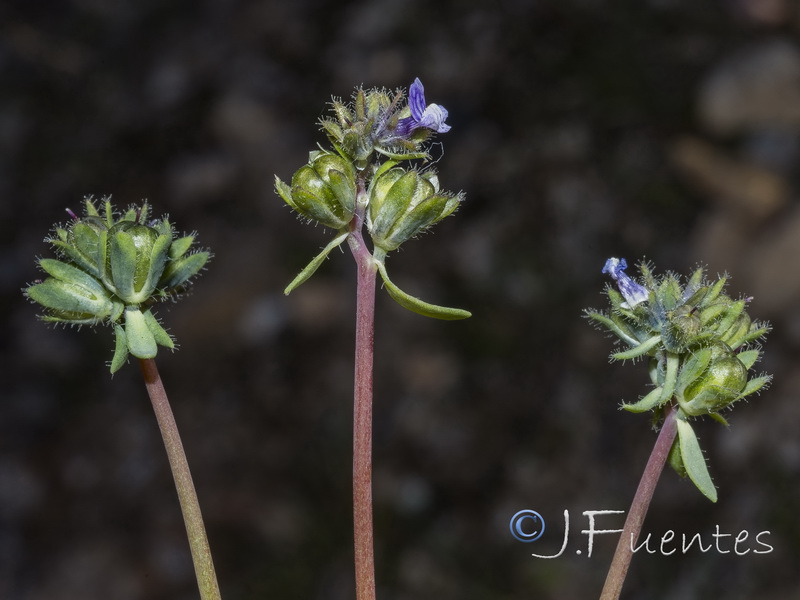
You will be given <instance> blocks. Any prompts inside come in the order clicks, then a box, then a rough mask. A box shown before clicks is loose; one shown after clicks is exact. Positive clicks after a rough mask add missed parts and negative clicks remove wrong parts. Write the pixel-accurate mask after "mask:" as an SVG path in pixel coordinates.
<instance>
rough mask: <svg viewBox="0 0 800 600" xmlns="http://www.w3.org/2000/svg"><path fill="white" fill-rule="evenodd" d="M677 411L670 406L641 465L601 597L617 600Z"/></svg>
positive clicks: (672, 433) (671, 437) (673, 430)
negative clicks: (642, 469)
mask: <svg viewBox="0 0 800 600" xmlns="http://www.w3.org/2000/svg"><path fill="white" fill-rule="evenodd" d="M676 413H677V409H676V408H675V407H672V408H670V409H669V412H668V413H667V416H666V418H665V419H664V424H663V425H662V426H661V431H660V432H659V433H658V438H656V443H655V445H654V446H653V451H652V452H651V453H650V458H649V459H648V461H647V466H646V467H645V468H644V473H642V479H641V480H640V481H639V487H638V488H637V489H636V495H635V496H634V497H633V502H632V503H631V508H630V510H629V511H628V517H627V518H626V519H625V526H624V527H623V529H622V534H621V535H620V537H619V543H618V544H617V549H616V551H615V552H614V558H613V560H612V561H611V567H610V568H609V570H608V576H607V577H606V583H605V585H604V586H603V592H602V593H601V594H600V600H617V599H618V598H619V595H620V593H622V585H623V584H624V583H625V576H626V575H627V574H628V567H629V566H630V564H631V558H633V550H632V549H631V547H632V546H633V545H634V544H636V541H637V540H638V539H639V534H640V533H641V532H642V525H643V524H644V518H645V516H646V515H647V509H648V508H649V507H650V500H652V499H653V492H654V491H655V489H656V484H657V483H658V479H659V477H661V471H662V470H663V469H664V463H666V461H667V456H668V455H669V451H670V448H672V444H673V442H674V441H675V435H676V433H677V431H678V425H677V423H676V422H675V418H676Z"/></svg>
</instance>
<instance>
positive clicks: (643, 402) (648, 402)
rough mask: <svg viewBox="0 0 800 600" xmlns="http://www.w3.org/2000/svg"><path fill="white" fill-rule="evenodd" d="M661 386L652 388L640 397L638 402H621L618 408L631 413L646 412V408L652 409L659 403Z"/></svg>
mask: <svg viewBox="0 0 800 600" xmlns="http://www.w3.org/2000/svg"><path fill="white" fill-rule="evenodd" d="M663 391H664V390H663V388H661V387H660V386H659V387H657V388H653V389H652V390H651V391H650V393H649V394H647V395H646V396H644V397H643V398H640V399H639V401H638V402H635V403H633V404H625V403H623V404H622V406H621V407H620V408H622V409H623V410H627V411H628V412H632V413H643V412H647V411H648V410H652V409H654V408H656V407H657V406H658V405H659V404H661V402H662V400H661V395H662V393H663Z"/></svg>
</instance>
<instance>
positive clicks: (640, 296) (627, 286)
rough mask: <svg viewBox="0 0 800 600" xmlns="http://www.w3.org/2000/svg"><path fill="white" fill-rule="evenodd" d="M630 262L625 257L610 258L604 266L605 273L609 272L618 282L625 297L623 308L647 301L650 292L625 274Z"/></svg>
mask: <svg viewBox="0 0 800 600" xmlns="http://www.w3.org/2000/svg"><path fill="white" fill-rule="evenodd" d="M627 268H628V263H627V262H626V261H625V259H624V258H609V259H608V260H607V261H606V264H605V266H604V267H603V273H608V274H609V275H610V276H611V279H613V280H614V281H616V282H617V287H618V288H619V291H620V293H621V294H622V296H623V297H624V298H625V302H623V303H622V307H623V308H633V307H635V306H636V305H637V304H641V303H642V302H647V299H648V298H649V296H650V293H649V292H648V291H647V288H645V287H644V286H642V285H639V284H638V283H636V282H635V281H634V280H633V279H631V278H630V277H628V276H627V275H626V274H625V269H627Z"/></svg>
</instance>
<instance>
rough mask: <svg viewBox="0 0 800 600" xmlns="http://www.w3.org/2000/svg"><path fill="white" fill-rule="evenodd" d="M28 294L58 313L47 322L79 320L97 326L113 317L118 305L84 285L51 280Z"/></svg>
mask: <svg viewBox="0 0 800 600" xmlns="http://www.w3.org/2000/svg"><path fill="white" fill-rule="evenodd" d="M25 293H26V294H27V296H28V298H30V299H31V300H33V301H34V302H38V303H39V304H41V305H42V306H44V307H45V308H49V309H50V310H52V311H54V313H53V314H52V315H49V317H53V318H48V319H46V320H49V321H55V322H61V321H72V320H78V321H81V322H82V323H97V322H98V321H102V320H103V319H105V318H107V317H108V316H110V315H111V314H112V312H113V310H114V304H113V302H112V301H111V300H109V299H108V298H107V297H106V296H105V295H103V296H98V295H96V294H95V293H94V292H93V291H92V290H89V289H87V288H85V287H82V286H80V285H76V284H72V283H68V282H66V281H59V280H58V279H53V278H47V279H45V280H44V281H43V282H42V283H37V284H35V285H32V286H30V287H29V288H28V289H27V290H26V291H25Z"/></svg>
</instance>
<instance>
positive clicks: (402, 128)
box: [395, 77, 450, 137]
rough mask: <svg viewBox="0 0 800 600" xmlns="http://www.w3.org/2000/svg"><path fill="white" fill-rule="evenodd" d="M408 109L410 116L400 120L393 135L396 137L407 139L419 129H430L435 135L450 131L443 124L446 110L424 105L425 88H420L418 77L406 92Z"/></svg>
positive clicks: (442, 107) (436, 106)
mask: <svg viewBox="0 0 800 600" xmlns="http://www.w3.org/2000/svg"><path fill="white" fill-rule="evenodd" d="M408 107H409V108H410V109H411V116H410V117H406V118H404V119H400V121H398V123H397V127H396V128H395V135H397V136H398V137H408V136H409V135H411V133H412V132H413V131H414V130H415V129H419V128H420V127H424V128H425V129H431V130H433V131H435V132H436V133H446V132H448V131H450V125H447V124H446V123H445V120H446V119H447V109H446V108H445V107H444V106H440V105H439V104H425V88H424V87H422V82H421V81H420V80H419V77H417V78H416V79H415V80H414V83H412V84H411V88H409V90H408Z"/></svg>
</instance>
